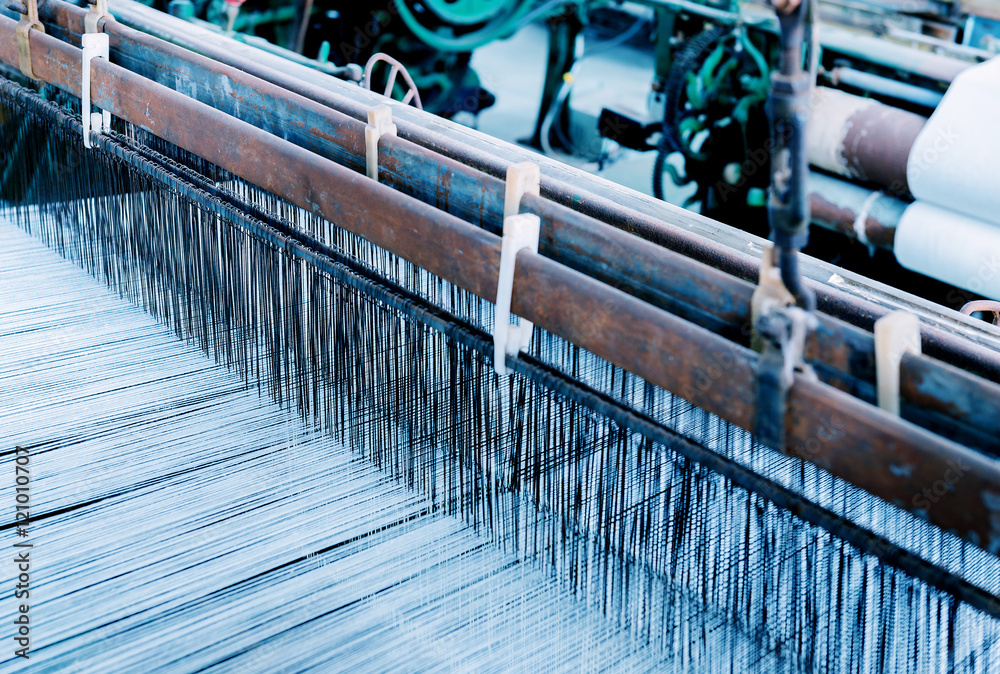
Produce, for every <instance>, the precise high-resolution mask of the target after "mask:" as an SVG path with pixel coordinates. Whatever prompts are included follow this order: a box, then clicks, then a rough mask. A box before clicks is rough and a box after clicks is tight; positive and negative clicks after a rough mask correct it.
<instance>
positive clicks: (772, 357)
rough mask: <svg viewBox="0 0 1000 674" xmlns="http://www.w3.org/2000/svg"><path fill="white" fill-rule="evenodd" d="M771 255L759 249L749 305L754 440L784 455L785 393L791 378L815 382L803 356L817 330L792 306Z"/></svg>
mask: <svg viewBox="0 0 1000 674" xmlns="http://www.w3.org/2000/svg"><path fill="white" fill-rule="evenodd" d="M776 252H777V249H776V248H774V247H773V246H768V247H767V248H765V249H764V255H763V257H762V258H761V265H760V280H759V282H758V285H757V289H756V290H755V291H754V294H753V298H752V299H751V301H750V307H751V316H752V321H753V336H752V338H751V345H752V346H753V348H754V350H756V351H759V352H760V358H759V360H758V361H757V384H756V385H757V390H756V394H757V409H756V418H755V420H754V435H755V436H756V438H757V440H758V441H760V442H761V443H762V444H764V445H766V446H767V447H770V448H771V449H775V450H778V451H780V452H786V446H785V420H786V417H787V410H788V390H789V389H790V388H791V387H792V383H793V382H794V380H795V375H796V374H799V375H800V376H804V377H807V378H810V379H815V378H816V374H815V373H814V372H813V370H812V368H811V367H810V366H809V365H808V363H806V362H805V351H806V338H807V337H808V336H809V333H810V332H812V331H813V330H815V329H816V326H817V323H818V320H817V318H816V316H815V315H814V314H813V313H812V312H810V311H806V310H805V309H801V308H799V307H797V306H795V297H794V296H793V295H792V294H791V293H790V292H789V291H788V289H787V288H785V284H784V283H782V281H781V272H780V270H779V269H778V267H777V266H776V265H775V264H774V256H775V254H776Z"/></svg>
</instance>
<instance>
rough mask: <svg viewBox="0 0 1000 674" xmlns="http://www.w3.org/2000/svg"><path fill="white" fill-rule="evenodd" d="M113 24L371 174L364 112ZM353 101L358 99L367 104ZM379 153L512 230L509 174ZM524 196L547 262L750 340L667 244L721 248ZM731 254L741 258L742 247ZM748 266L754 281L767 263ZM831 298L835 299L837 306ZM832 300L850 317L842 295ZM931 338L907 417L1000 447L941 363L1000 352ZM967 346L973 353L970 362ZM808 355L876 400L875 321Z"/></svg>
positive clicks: (981, 388) (423, 192) (826, 323)
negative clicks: (506, 202)
mask: <svg viewBox="0 0 1000 674" xmlns="http://www.w3.org/2000/svg"><path fill="white" fill-rule="evenodd" d="M41 12H42V16H43V18H45V19H46V20H50V21H52V22H54V24H55V25H54V26H53V27H52V28H51V30H50V32H52V33H53V35H57V36H62V37H64V38H65V39H67V40H69V41H70V42H71V43H76V44H78V43H79V33H80V31H81V30H82V27H83V17H84V14H85V12H84V11H83V10H82V9H79V8H76V7H73V6H72V5H69V4H68V3H65V2H57V1H54V0H53V1H50V2H48V3H46V4H45V5H44V6H43V8H42V10H41ZM160 29H161V30H163V28H162V27H161V28H160ZM105 30H106V32H107V33H108V34H109V35H110V36H111V41H112V50H113V51H114V52H115V53H116V55H117V57H118V58H119V59H120V62H121V63H123V64H124V65H125V66H127V67H128V68H129V69H130V70H132V71H134V72H136V73H138V74H141V75H143V76H145V77H148V78H150V79H152V80H154V81H157V82H159V83H160V84H164V85H166V86H168V87H170V88H171V89H175V90H178V91H182V92H184V93H187V94H189V95H191V96H193V97H195V98H197V99H198V100H200V101H202V102H204V103H207V104H209V105H210V106H211V107H213V108H215V109H217V110H220V111H222V112H226V113H228V114H230V115H233V116H236V117H239V118H241V119H243V120H244V121H247V122H249V123H250V124H252V125H253V126H255V127H257V128H260V129H263V130H265V131H267V132H269V133H272V134H274V135H276V136H279V137H281V138H284V139H285V140H288V141H291V142H293V143H295V144H296V145H299V146H300V147H303V148H306V149H309V150H311V151H313V152H315V153H317V154H320V155H322V156H324V157H326V158H328V159H332V160H334V161H336V162H338V163H340V164H343V165H346V166H348V167H350V168H352V169H354V170H356V171H363V170H364V156H365V148H364V123H363V122H361V121H359V120H357V119H354V117H352V116H351V114H349V113H350V109H347V112H343V111H340V110H336V109H331V108H329V107H327V106H325V105H321V104H319V103H317V102H315V101H313V100H311V99H309V98H306V97H304V96H301V95H299V94H296V93H294V92H290V91H288V90H287V89H285V88H282V87H281V86H278V85H277V84H272V83H270V82H267V81H264V80H261V79H259V78H258V77H256V76H254V75H251V74H248V73H247V72H243V71H242V70H239V69H236V68H234V67H231V66H227V65H225V64H221V63H219V62H216V61H214V60H212V59H210V58H207V57H204V56H200V55H198V54H195V53H192V52H190V51H187V50H185V49H181V48H178V47H176V46H174V45H172V44H169V43H167V42H164V41H163V40H160V39H158V38H155V37H152V36H150V35H147V34H145V33H143V32H141V31H137V30H134V29H132V28H129V27H128V26H125V25H122V24H121V23H117V22H109V23H108V24H107V25H106V26H105ZM214 55H215V54H214V53H213V56H214ZM241 66H244V67H246V68H250V67H251V66H250V65H248V64H241ZM351 105H352V106H355V107H357V103H356V102H352V103H351ZM362 116H363V114H362ZM379 148H380V150H379V152H380V160H381V161H380V164H381V165H380V175H382V176H383V177H384V179H385V181H386V182H387V184H390V185H392V186H394V187H396V188H397V189H399V190H400V191H403V192H405V193H407V194H411V195H414V196H417V197H418V198H421V199H422V200H423V201H425V202H427V203H429V204H431V205H433V206H436V207H438V208H441V209H442V210H445V211H447V212H449V213H452V214H453V215H457V216H459V217H461V218H462V219H464V220H466V221H468V222H472V223H474V224H479V225H481V226H483V227H485V228H487V229H488V230H489V231H491V232H493V233H499V232H500V231H501V230H500V227H501V215H502V212H503V190H504V183H503V181H502V180H500V179H498V178H494V177H492V176H491V175H488V174H484V173H483V172H481V171H480V170H478V169H475V168H473V167H471V166H469V165H466V164H464V163H462V162H460V161H457V160H453V159H450V158H448V157H443V156H441V155H440V154H437V153H436V152H433V151H431V150H429V149H427V148H425V147H423V146H421V145H419V144H417V143H414V142H412V141H409V140H406V139H404V138H397V137H387V138H385V139H383V140H382V141H381V142H380V145H379ZM479 155H481V156H482V155H484V153H479ZM544 180H545V177H544V176H543V181H544ZM522 205H523V209H524V210H525V211H526V212H529V213H534V214H536V215H538V216H539V217H540V218H541V220H542V241H541V252H542V254H543V255H545V256H546V257H550V258H552V259H555V260H558V261H559V262H562V263H563V264H566V265H567V266H569V267H571V268H573V269H576V270H577V271H581V272H584V273H586V274H588V275H590V276H592V277H594V278H597V279H599V280H602V281H604V282H606V283H609V284H610V285H613V286H615V287H618V288H623V289H627V290H628V292H630V293H631V294H633V295H635V296H636V297H639V298H641V299H643V300H645V301H647V302H650V303H652V304H654V305H656V306H658V307H660V308H662V309H665V310H667V311H670V312H671V313H674V314H676V315H678V316H680V317H682V318H685V319H687V320H690V321H693V322H695V323H696V324H698V325H699V326H701V327H705V328H707V329H709V330H711V331H713V332H715V333H717V334H720V335H722V336H725V337H727V338H729V339H732V340H734V341H736V342H738V343H740V344H742V345H744V346H746V345H748V344H749V339H748V338H749V333H750V331H749V329H748V325H749V317H750V297H751V295H752V293H753V287H754V286H753V285H751V283H750V282H747V281H744V280H742V279H741V278H739V277H736V278H734V277H733V276H732V275H731V274H728V273H725V272H722V271H720V270H718V269H716V268H714V267H713V266H712V265H711V264H709V263H705V262H701V261H699V256H698V255H691V253H692V250H691V249H690V247H688V246H687V244H686V243H683V242H682V243H683V245H680V246H679V250H670V249H671V248H677V247H678V240H677V237H681V238H684V239H685V240H686V238H691V239H694V240H695V243H694V244H693V245H696V246H701V247H704V246H709V247H710V246H713V245H717V244H712V243H711V242H708V240H707V239H703V238H700V237H692V236H690V235H689V234H687V233H685V232H683V230H680V229H679V228H675V227H671V226H668V225H666V224H665V223H663V222H662V221H654V223H653V224H652V225H651V226H650V228H647V229H646V230H644V231H642V232H641V234H642V235H643V236H644V238H647V239H651V240H655V241H659V242H661V243H663V244H664V245H666V246H667V248H668V249H667V250H665V249H664V248H663V247H662V246H658V245H650V244H649V243H647V242H645V241H643V240H641V239H639V238H637V237H633V236H627V235H626V234H625V233H623V231H622V230H620V229H618V228H616V227H612V226H611V225H609V224H607V223H605V222H602V221H601V220H598V219H596V218H594V217H591V216H588V215H587V214H585V213H582V212H579V211H577V210H573V209H570V208H568V207H566V206H564V205H561V204H559V203H557V202H554V201H552V200H550V199H548V198H545V197H532V196H527V197H525V198H524V200H523V202H522ZM618 210H619V216H621V214H623V213H624V214H626V217H635V216H634V215H628V213H629V212H630V211H629V209H624V208H619V209H618ZM632 213H633V214H634V212H632ZM624 231H625V232H628V231H630V228H629V227H626V228H625V230H624ZM705 250H706V252H707V250H708V249H707V248H706V249H705ZM727 251H728V252H727V253H726V254H727V255H730V256H731V257H732V255H733V254H735V252H734V251H731V250H728V249H727ZM689 255H690V257H689ZM751 259H753V258H751ZM709 262H711V260H710V261H709ZM715 262H719V260H715ZM754 264H756V260H754ZM719 266H723V267H725V265H724V264H722V265H719ZM751 273H752V274H753V275H754V276H755V275H756V270H753V271H752V272H751ZM814 290H816V291H817V292H818V293H820V295H821V300H822V294H823V292H825V290H824V287H823V286H818V285H817V286H814ZM834 299H835V297H834V296H832V295H831V296H829V297H828V301H830V302H833V301H834ZM834 305H835V307H834V308H839V309H841V310H843V311H845V312H847V313H850V311H849V309H850V307H849V306H848V305H847V304H846V303H845V302H841V301H836V302H834ZM865 313H866V315H868V316H874V317H875V318H877V317H878V316H880V315H881V314H882V313H884V310H882V309H881V308H878V307H875V306H874V305H872V304H870V303H869V304H868V307H867V308H866V309H865ZM848 317H849V316H848ZM924 338H925V344H924V352H925V354H926V355H924V356H917V357H907V358H906V359H905V360H904V362H903V366H902V371H901V384H902V390H901V396H902V400H903V409H902V416H903V418H904V419H907V420H910V421H913V422H914V423H917V424H918V425H921V426H924V427H925V428H928V429H929V430H932V431H934V432H936V433H938V434H941V435H944V436H945V437H948V438H951V439H953V440H955V441H957V442H960V443H962V444H965V445H967V446H970V447H975V448H977V449H980V450H982V451H984V452H986V453H987V454H990V455H991V456H1000V416H997V415H995V414H992V413H991V410H994V409H998V408H1000V386H998V385H996V384H994V383H992V382H989V381H984V380H983V379H980V378H978V377H975V376H972V375H970V374H968V373H965V372H961V371H959V370H957V369H955V368H950V367H947V366H945V365H943V364H941V363H940V362H939V361H938V360H935V358H941V359H942V360H944V361H945V362H949V363H951V364H953V365H956V366H958V367H962V366H965V367H966V368H968V369H970V370H971V371H972V372H973V373H976V374H982V375H985V376H987V377H990V378H991V379H994V380H998V379H1000V369H998V370H997V371H996V372H995V373H994V372H993V370H992V368H993V365H992V364H991V363H992V362H993V361H997V363H998V365H1000V361H998V356H997V353H996V352H993V351H990V350H987V349H983V348H981V347H976V346H975V345H970V344H969V343H968V342H966V341H964V340H961V339H959V338H957V337H956V336H955V335H952V334H949V333H944V332H943V331H940V330H935V329H934V328H933V327H925V329H924ZM942 345H944V346H942ZM953 347H954V348H953ZM942 350H944V353H942ZM970 352H971V353H972V354H974V358H972V359H971V360H970V357H969V353H970ZM807 358H808V360H809V361H810V363H811V364H812V365H813V366H814V367H815V368H816V369H817V371H818V373H819V375H820V376H821V378H822V379H823V380H824V381H825V382H826V383H828V384H831V385H832V386H834V387H836V388H839V389H841V390H844V391H847V392H848V393H851V394H852V395H854V396H856V397H859V398H861V399H862V400H865V401H866V402H871V403H874V402H875V387H874V381H875V352H874V338H873V337H872V334H871V332H870V330H865V329H860V328H856V327H853V326H852V325H850V324H848V323H844V322H841V321H840V320H837V318H836V313H835V316H834V317H830V316H825V315H821V316H820V327H819V329H818V330H817V331H816V332H815V333H814V334H813V336H812V337H811V339H810V342H809V344H808V350H807Z"/></svg>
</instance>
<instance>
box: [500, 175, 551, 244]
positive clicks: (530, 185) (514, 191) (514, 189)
mask: <svg viewBox="0 0 1000 674" xmlns="http://www.w3.org/2000/svg"><path fill="white" fill-rule="evenodd" d="M541 180H542V176H541V171H540V169H539V168H538V164H533V163H531V162H530V161H523V162H521V163H520V164H512V165H510V166H508V167H507V187H506V191H505V192H504V199H503V217H504V218H509V217H510V216H512V215H517V214H518V213H520V212H521V197H523V196H524V195H525V194H533V195H535V196H536V197H537V196H538V194H539V184H540V183H541ZM504 230H506V225H505V226H504Z"/></svg>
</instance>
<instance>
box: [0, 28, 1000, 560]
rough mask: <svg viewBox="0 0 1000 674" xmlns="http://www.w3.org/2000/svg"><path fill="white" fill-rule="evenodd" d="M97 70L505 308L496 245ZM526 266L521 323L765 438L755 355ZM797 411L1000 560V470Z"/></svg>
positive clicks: (607, 292) (110, 85) (5, 41)
mask: <svg viewBox="0 0 1000 674" xmlns="http://www.w3.org/2000/svg"><path fill="white" fill-rule="evenodd" d="M14 31H15V23H14V22H13V21H11V20H10V19H7V18H5V17H0V61H2V62H4V63H7V64H8V65H11V64H14V63H16V62H17V53H16V49H15V48H14V44H15V43H14V40H13V39H12V38H13V36H14ZM30 39H31V43H32V65H33V67H34V68H35V73H36V74H37V75H38V76H39V77H40V79H42V80H43V81H45V82H49V83H51V84H53V85H55V86H57V87H59V88H61V89H63V90H65V91H67V92H69V93H71V94H73V95H79V93H80V68H79V64H80V60H81V53H80V51H79V50H78V49H75V48H73V47H71V46H69V45H66V44H64V43H62V42H59V41H58V40H56V39H54V38H52V37H50V36H46V35H42V34H39V33H37V31H32V34H31V38H30ZM92 68H93V90H94V95H93V100H94V103H95V104H96V105H98V106H99V107H101V108H103V109H107V110H110V111H112V113H113V114H114V115H115V116H117V117H120V118H122V119H124V120H126V121H128V122H130V123H132V124H135V125H138V126H140V127H142V128H144V129H146V130H148V131H150V132H151V133H153V134H155V135H157V136H160V137H161V138H163V139H164V140H166V141H167V142H170V143H172V144H175V145H177V146H178V147H181V148H184V149H187V150H189V151H192V152H196V153H197V154H198V155H199V156H201V157H203V158H204V159H206V160H207V161H210V162H212V163H214V164H216V165H218V166H220V167H222V168H224V169H226V170H228V171H231V172H232V173H234V174H235V175H237V176H239V177H241V178H243V179H245V180H248V181H250V182H253V183H254V184H257V185H259V186H260V187H261V188H263V189H265V190H268V191H270V192H272V193H273V194H275V195H277V196H279V197H281V198H283V199H286V200H288V201H290V202H291V203H294V204H296V205H298V206H300V207H302V208H305V209H306V210H308V211H310V212H312V213H315V214H317V215H319V216H321V217H324V218H326V219H328V220H331V221H333V222H336V223H337V224H338V225H340V226H342V227H345V228H347V229H349V230H351V231H353V232H355V233H357V234H359V235H362V236H365V237H366V238H367V239H368V240H370V241H372V242H373V243H375V244H376V245H379V246H381V247H383V248H385V249H386V250H388V251H390V252H392V253H395V254H398V255H401V256H403V257H405V258H406V259H409V260H410V261H412V262H414V263H416V264H418V265H420V266H422V267H424V268H426V269H427V270H428V271H430V272H431V273H434V274H436V275H438V276H440V277H441V278H444V279H447V280H449V281H451V282H453V283H455V284H457V285H458V286H460V287H463V288H466V289H467V290H470V291H471V292H473V293H475V294H476V295H478V296H480V297H483V298H484V299H487V300H489V301H493V299H495V292H496V285H495V284H496V278H497V271H498V265H499V257H500V241H499V238H498V237H496V236H495V235H493V234H490V233H489V232H486V231H484V230H482V229H479V228H477V227H474V226H472V225H470V224H468V223H465V222H463V221H461V220H459V219H458V218H455V217H454V216H450V215H448V214H446V213H443V212H441V211H438V210H437V209H435V208H433V207H431V206H428V205H427V204H423V203H422V202H419V201H417V200H416V199H413V198H410V197H407V196H405V195H401V194H399V193H398V192H396V191H395V190H393V189H391V188H389V187H386V186H384V185H380V184H378V183H376V182H375V181H372V180H369V179H367V178H365V177H363V176H360V175H358V174H356V173H354V172H352V171H350V170H349V169H345V168H343V167H340V166H337V165H336V164H334V163H333V162H330V161H329V160H326V159H323V158H322V157H319V156H318V155H315V154H313V153H311V152H308V151H307V150H303V149H302V148H299V147H296V146H295V145H293V144H291V143H288V142H286V141H282V140H280V139H277V138H274V137H273V136H270V135H269V134H267V133H266V132H263V131H261V130H259V129H256V128H255V127H253V126H251V125H249V124H246V123H245V122H241V121H240V120H237V119H235V118H232V117H230V116H228V115H226V114H224V113H221V112H219V111H217V110H215V109H213V108H211V107H209V106H207V105H204V104H202V103H199V102H197V101H194V100H193V99H190V98H188V97H186V96H183V95H181V94H178V93H176V92H174V91H172V90H170V89H168V88H166V87H163V86H161V85H157V84H155V83H153V82H150V81H148V80H145V79H144V78H142V77H140V76H138V75H135V74H134V73H131V72H129V71H128V70H125V69H124V68H121V67H120V66H117V65H114V64H112V63H108V62H105V61H103V60H98V61H96V62H94V64H93V65H92ZM373 204H378V214H377V217H373V212H372V205H373ZM517 265H518V271H517V275H516V277H515V280H514V301H513V304H512V307H511V310H512V311H513V312H515V313H516V314H518V315H521V316H524V317H525V318H527V319H529V320H531V321H533V322H534V323H536V324H537V325H539V326H542V327H544V328H545V329H547V330H550V331H551V332H553V333H554V334H557V335H559V336H561V337H563V338H565V339H568V340H570V341H571V342H573V343H576V344H579V345H580V346H581V347H583V348H586V349H588V350H590V351H591V352H593V353H595V354H597V355H598V356H600V357H602V358H604V359H606V360H608V361H610V362H612V363H615V364H617V365H619V366H621V367H623V368H625V369H626V370H628V371H630V372H633V373H635V374H637V375H639V376H641V377H644V378H645V379H646V380H647V381H649V382H651V383H653V384H655V385H657V386H661V387H663V388H665V389H667V390H671V391H675V392H677V393H678V394H679V395H681V396H683V397H685V398H686V399H688V400H689V401H690V402H692V403H693V404H695V405H698V406H699V407H702V408H703V409H706V410H707V411H709V412H712V413H714V414H717V415H719V416H721V417H722V418H724V419H727V420H729V421H730V422H732V423H734V424H736V425H737V426H740V427H742V428H750V427H751V425H752V423H753V419H754V407H755V402H754V400H753V394H752V391H753V381H754V376H755V366H756V359H757V356H756V354H754V353H753V352H752V351H750V350H749V349H746V348H743V347H741V346H738V345H736V344H733V343H732V342H730V341H728V340H726V339H724V338H722V337H719V336H718V335H714V334H712V333H710V332H708V331H707V330H704V329H701V328H699V327H697V326H694V325H692V324H690V323H688V322H687V321H684V320H682V319H679V318H677V317H675V316H672V315H670V314H669V313H667V312H665V311H662V310H660V309H657V308H656V307H653V306H652V305H650V304H648V303H646V302H642V301H640V300H638V299H636V298H634V297H631V296H630V295H627V294H626V293H624V292H622V291H620V290H617V289H615V288H612V287H610V286H608V285H606V284H604V283H601V282H600V281H597V280H595V279H592V278H590V277H588V276H586V275H584V274H581V273H579V272H576V271H573V270H571V269H569V268H567V267H565V266H563V265H560V264H558V263H556V262H553V261H552V260H548V259H545V258H544V257H542V256H540V255H535V254H531V253H527V252H525V251H522V252H521V253H520V254H519V255H518V263H517ZM714 372H718V373H719V374H718V376H715V375H713V373H714ZM789 405H790V412H791V413H790V420H789V424H790V427H789V429H788V439H789V447H788V449H789V451H790V452H791V453H793V454H795V455H797V456H800V457H802V458H805V459H807V460H810V461H813V462H815V463H817V464H818V465H820V466H822V467H824V468H825V469H827V470H828V471H830V472H831V473H832V474H834V475H838V476H841V477H844V478H845V479H848V480H850V481H851V482H852V483H853V484H856V485H857V486H858V487H860V488H862V489H865V490H867V491H869V492H871V493H873V494H876V495H878V496H880V497H881V498H884V499H886V500H887V501H889V502H892V503H897V504H899V505H900V507H902V508H904V509H906V510H909V511H911V512H914V513H915V514H917V515H918V516H921V517H924V518H926V519H927V520H928V521H930V522H931V523H933V524H935V525H936V526H938V527H940V528H943V529H946V530H953V531H955V532H956V533H957V534H958V535H959V536H961V537H962V538H964V539H966V540H969V541H970V542H973V543H974V544H976V545H979V546H982V547H983V548H984V549H986V550H992V551H994V552H995V551H996V550H1000V518H997V517H995V516H993V517H983V516H982V514H983V513H984V512H989V511H988V510H984V509H988V508H990V507H991V505H992V504H995V503H996V502H997V500H1000V463H998V462H996V461H994V460H992V459H988V458H986V457H984V456H982V455H980V454H977V453H975V452H973V451H971V450H968V449H966V448H963V447H961V446H959V445H956V444H954V443H952V442H950V441H948V440H945V439H943V438H941V437H939V436H936V435H934V434H932V433H929V432H927V431H925V430H923V429H920V428H918V427H916V426H914V425H913V424H910V423H907V422H905V421H902V420H901V419H899V418H897V417H894V416H891V415H888V414H886V413H884V412H882V411H881V410H878V409H877V408H874V407H872V406H871V405H868V404H866V403H863V402H861V401H859V400H857V399H855V398H853V397H851V396H849V395H847V394H845V393H842V392H840V391H837V390H836V389H833V388H831V387H829V386H827V385H825V384H822V383H819V382H815V381H809V380H807V379H805V378H803V377H797V378H796V381H795V384H794V385H793V387H792V389H791V391H790V393H789ZM949 462H951V463H949ZM955 462H960V463H961V465H963V466H968V470H967V471H966V472H965V474H964V476H963V478H962V479H963V484H962V489H960V490H954V491H952V492H949V493H946V494H945V495H944V496H942V497H941V498H940V501H939V502H938V506H937V507H935V508H932V509H930V510H926V509H924V508H922V507H920V505H919V504H918V498H917V497H919V495H920V493H921V490H922V489H929V488H931V487H932V486H933V485H934V484H935V483H936V482H937V481H939V480H940V479H941V476H942V475H944V474H945V472H946V471H948V470H949V468H950V467H951V465H953V464H954V463H955ZM888 466H897V467H898V469H897V470H886V468H887V467H888Z"/></svg>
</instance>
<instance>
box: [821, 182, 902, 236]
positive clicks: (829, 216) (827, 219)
mask: <svg viewBox="0 0 1000 674" xmlns="http://www.w3.org/2000/svg"><path fill="white" fill-rule="evenodd" d="M809 206H810V208H811V209H812V220H813V222H814V223H816V224H818V225H821V226H823V227H826V228H827V229H832V230H833V231H835V232H840V233H841V234H843V235H844V236H848V237H850V238H852V239H857V238H858V232H857V230H856V229H855V221H856V220H857V219H858V215H859V214H858V212H857V211H855V210H854V209H852V208H848V207H847V206H845V205H838V204H835V203H833V202H832V201H828V200H827V199H826V197H824V195H822V194H819V193H817V192H812V193H811V194H810V195H809ZM896 224H897V223H895V222H888V223H887V222H882V221H880V220H879V219H878V218H877V217H876V216H875V215H873V214H871V213H868V214H867V215H866V216H865V219H864V222H863V223H862V225H863V227H864V234H865V237H866V239H867V240H868V242H869V243H871V244H872V245H874V246H877V247H879V248H884V249H886V250H892V246H893V242H894V241H895V238H896Z"/></svg>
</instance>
